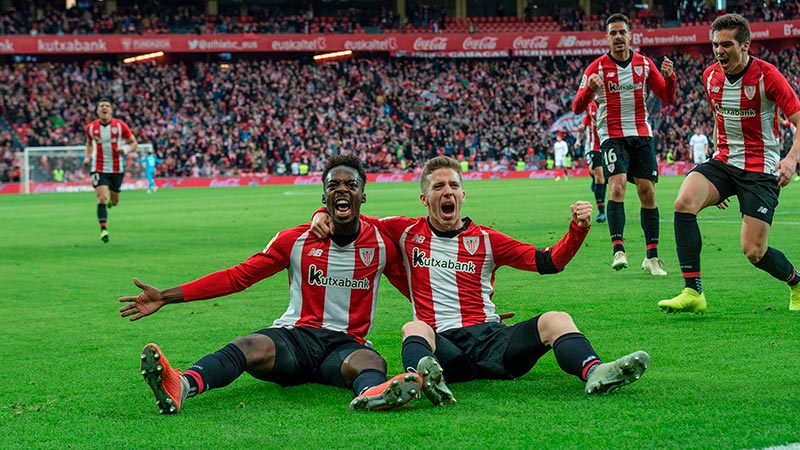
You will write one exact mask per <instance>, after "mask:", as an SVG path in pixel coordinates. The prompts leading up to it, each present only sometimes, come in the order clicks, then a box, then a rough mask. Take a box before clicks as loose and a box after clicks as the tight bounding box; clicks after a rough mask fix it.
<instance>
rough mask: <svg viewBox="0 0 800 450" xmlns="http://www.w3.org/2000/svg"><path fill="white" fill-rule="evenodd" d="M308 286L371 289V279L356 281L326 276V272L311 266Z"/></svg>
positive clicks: (309, 267)
mask: <svg viewBox="0 0 800 450" xmlns="http://www.w3.org/2000/svg"><path fill="white" fill-rule="evenodd" d="M308 284H309V285H311V286H336V287H343V288H349V289H369V285H370V282H369V278H363V279H361V280H355V279H352V278H337V277H330V276H325V272H323V271H322V270H319V269H317V266H315V265H314V264H311V265H310V266H308Z"/></svg>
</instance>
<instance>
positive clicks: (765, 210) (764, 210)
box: [756, 206, 769, 214]
mask: <svg viewBox="0 0 800 450" xmlns="http://www.w3.org/2000/svg"><path fill="white" fill-rule="evenodd" d="M756 211H758V212H760V213H761V214H766V213H768V212H769V210H768V209H767V207H766V206H759V207H758V209H757V210H756Z"/></svg>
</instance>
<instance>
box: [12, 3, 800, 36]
mask: <svg viewBox="0 0 800 450" xmlns="http://www.w3.org/2000/svg"><path fill="white" fill-rule="evenodd" d="M132 3H133V4H124V3H122V2H120V4H119V5H118V7H117V10H116V11H114V12H113V13H109V12H107V10H106V7H105V5H104V4H103V2H96V3H93V4H92V5H91V6H90V7H89V8H72V9H69V10H66V11H64V10H63V3H62V4H61V6H60V7H58V8H56V7H52V6H51V7H48V6H43V5H36V4H34V3H30V4H28V5H27V8H19V9H15V8H13V7H10V8H7V9H6V10H4V11H3V12H2V13H0V35H13V34H29V35H41V34H47V35H69V34H111V33H118V34H165V33H177V34H220V33H270V34H273V33H363V32H370V33H381V32H393V33H397V32H410V31H426V32H441V31H460V32H483V31H487V30H488V29H487V28H486V27H484V24H485V23H486V22H487V21H488V22H490V23H491V22H502V23H508V24H510V25H509V27H507V28H509V29H510V30H515V29H516V30H520V29H525V30H529V29H547V30H549V31H558V30H562V31H567V30H576V31H580V30H602V26H603V23H604V20H605V18H606V17H608V16H609V15H610V14H611V13H614V12H622V13H624V14H627V15H628V16H629V17H631V18H632V19H633V20H634V21H635V25H636V26H642V27H648V28H658V27H662V26H666V24H671V26H679V25H680V24H695V23H706V22H710V21H711V20H713V19H714V17H715V16H716V15H718V12H717V11H715V10H714V9H713V8H712V7H709V3H708V2H706V1H703V0H692V1H684V2H679V3H678V4H677V5H675V6H673V7H672V8H670V13H666V12H665V8H664V4H662V3H663V2H655V4H654V7H653V8H644V7H643V4H642V3H638V4H637V3H635V2H632V1H629V2H620V3H619V5H615V6H616V7H615V8H611V4H610V3H609V2H606V3H605V4H603V5H601V4H599V3H598V4H595V5H593V6H592V11H591V14H587V13H585V12H584V11H582V10H580V9H578V8H569V7H563V6H562V7H559V6H556V7H554V8H553V9H547V8H545V7H543V6H541V7H536V8H534V7H532V6H529V7H528V8H526V9H525V10H524V14H522V15H523V17H519V18H517V14H516V11H506V10H504V9H503V8H498V9H496V10H493V11H483V13H484V14H483V15H477V16H473V17H469V18H460V19H456V18H454V17H450V16H448V14H447V11H445V10H444V9H443V8H441V7H439V6H436V5H433V4H428V3H426V2H408V4H407V8H406V16H405V17H401V16H399V15H398V14H397V13H395V12H394V11H393V9H392V8H389V7H386V6H376V7H372V8H370V9H366V8H364V7H359V6H356V5H353V6H350V7H348V8H340V7H338V6H337V7H336V8H335V9H332V10H330V11H328V10H322V11H315V9H314V7H313V5H311V4H309V3H305V2H301V3H298V4H297V5H284V6H281V7H278V6H275V7H269V8H267V7H265V6H260V5H248V6H247V7H246V10H247V11H246V15H241V14H240V13H241V8H239V9H238V10H237V11H236V12H235V13H234V12H233V11H232V10H231V11H227V10H226V11H221V12H220V14H215V15H209V14H207V12H206V11H204V5H203V3H202V2H194V3H188V4H179V3H180V2H169V3H166V4H162V3H161V2H159V1H155V0H151V1H146V2H132ZM476 8H477V5H476ZM727 12H736V13H739V14H742V15H743V16H745V17H747V18H748V19H749V20H750V21H752V22H760V21H767V22H769V21H774V20H790V19H797V18H798V17H800V0H789V1H782V2H775V1H767V2H756V1H749V0H745V1H741V2H738V5H736V6H731V7H730V8H728V11H727ZM456 24H463V25H464V26H463V27H456ZM531 24H534V25H537V27H536V28H530V27H529V26H528V25H531ZM544 24H547V26H546V27H540V26H538V25H544ZM551 24H552V25H551Z"/></svg>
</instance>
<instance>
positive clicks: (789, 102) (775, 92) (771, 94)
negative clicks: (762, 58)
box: [764, 64, 800, 117]
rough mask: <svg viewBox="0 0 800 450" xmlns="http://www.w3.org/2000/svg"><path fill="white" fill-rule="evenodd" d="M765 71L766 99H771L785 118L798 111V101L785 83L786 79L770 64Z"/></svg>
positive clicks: (786, 82) (795, 94)
mask: <svg viewBox="0 0 800 450" xmlns="http://www.w3.org/2000/svg"><path fill="white" fill-rule="evenodd" d="M766 68H768V69H766ZM765 69H766V77H765V78H766V80H765V83H764V84H765V85H766V89H767V98H769V99H772V100H773V101H774V102H775V104H776V105H778V107H779V108H780V109H781V110H783V113H784V114H785V115H786V117H789V116H791V115H792V114H794V113H796V112H798V111H800V100H798V98H797V93H795V91H794V89H792V87H791V86H790V85H789V82H788V81H786V78H785V77H784V76H783V75H782V74H781V73H780V72H779V71H778V69H777V68H776V67H775V66H773V65H771V64H770V65H769V66H766V67H765Z"/></svg>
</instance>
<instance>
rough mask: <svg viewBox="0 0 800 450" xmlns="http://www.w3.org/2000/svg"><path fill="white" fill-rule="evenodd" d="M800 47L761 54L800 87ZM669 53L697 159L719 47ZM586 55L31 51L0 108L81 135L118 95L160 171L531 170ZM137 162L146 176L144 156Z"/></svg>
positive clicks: (31, 142)
mask: <svg viewBox="0 0 800 450" xmlns="http://www.w3.org/2000/svg"><path fill="white" fill-rule="evenodd" d="M798 49H800V47H796V48H791V49H788V50H785V51H783V52H782V53H781V54H780V57H779V55H777V54H774V53H771V52H769V51H767V50H765V49H762V50H761V51H760V52H759V54H758V55H759V56H760V57H762V58H764V59H766V60H768V61H770V62H772V63H774V64H776V65H777V66H778V67H779V68H781V70H782V72H783V73H785V74H786V75H787V79H788V80H789V82H790V83H792V85H793V86H800V67H798V53H799V51H798ZM671 58H672V59H673V61H675V63H676V68H677V69H676V70H677V73H678V80H679V81H678V96H677V97H678V100H677V101H676V103H674V104H673V105H669V106H664V107H662V105H660V104H659V103H658V100H657V99H655V97H654V96H651V98H650V99H649V101H650V102H653V104H651V105H650V109H651V113H652V120H653V125H654V129H655V130H656V143H657V144H656V145H657V152H658V155H659V157H660V158H662V159H665V160H675V161H680V160H690V159H691V154H690V149H689V146H688V144H687V142H688V139H689V137H690V136H691V135H692V132H693V130H694V128H695V127H697V126H699V127H701V128H702V129H703V130H704V131H705V132H706V134H708V135H710V134H711V124H712V121H711V112H710V110H709V108H708V106H707V104H706V103H705V99H704V95H703V93H702V88H701V87H702V83H701V82H700V77H701V74H702V70H703V68H704V67H705V66H706V65H707V64H708V63H710V62H711V60H710V57H706V58H697V57H691V56H688V55H682V54H677V53H676V54H674V55H671ZM585 65H586V61H584V60H583V59H581V58H576V57H570V58H561V57H559V58H546V59H543V60H541V61H539V60H530V59H497V60H457V59H449V60H417V59H353V60H349V61H339V62H333V63H328V64H322V65H317V64H314V63H309V62H303V61H298V60H256V61H240V62H236V63H231V64H229V65H227V66H226V65H220V64H217V63H205V62H202V63H192V64H190V63H174V64H158V63H155V62H148V63H143V64H133V65H126V64H122V63H108V62H101V61H92V62H89V63H84V64H79V63H40V64H33V63H25V64H17V65H14V66H5V67H3V68H2V69H1V70H0V93H2V104H0V108H1V109H0V112H2V115H3V117H4V118H5V119H6V120H7V121H8V122H9V123H10V124H11V125H12V128H13V130H14V131H16V133H17V134H18V135H19V137H20V138H21V139H22V141H23V142H24V144H25V145H28V146H62V145H82V144H83V143H84V142H85V137H84V127H85V125H86V123H87V121H88V120H89V118H91V117H92V116H93V114H94V102H93V99H97V98H99V97H102V96H104V95H110V96H111V97H112V98H113V100H114V102H115V105H114V108H115V114H116V116H117V117H119V118H121V119H123V120H124V121H126V122H127V123H128V124H129V125H130V126H131V128H132V129H133V130H134V132H135V133H136V134H137V139H138V140H139V142H142V143H152V144H153V146H154V147H155V149H156V151H157V153H158V154H159V155H160V156H161V157H163V158H164V162H163V163H162V164H161V166H160V171H159V172H160V175H161V176H190V177H198V176H219V175H240V174H251V173H271V174H292V173H298V172H300V171H301V170H303V169H301V168H305V167H307V168H308V170H309V171H312V172H313V171H321V170H322V167H323V165H324V162H325V158H326V157H328V156H330V155H332V154H335V153H338V152H340V151H343V150H352V151H355V152H357V153H358V154H359V156H360V157H361V159H362V161H363V162H364V165H365V168H367V170H369V171H372V172H399V171H413V170H417V169H419V168H420V167H421V164H423V163H424V161H425V160H427V159H429V158H431V157H432V156H436V155H441V154H444V155H450V156H454V157H457V158H459V159H464V160H466V161H468V162H469V163H470V165H471V167H472V168H477V167H479V166H481V165H482V164H485V163H493V164H495V165H499V166H501V167H509V168H513V167H515V165H516V163H517V161H519V160H523V161H524V162H525V165H526V167H527V168H529V169H534V168H543V167H545V165H546V160H547V159H548V157H551V152H552V143H553V140H554V134H555V133H554V130H553V129H552V126H553V124H554V123H555V122H556V120H557V119H559V118H561V117H563V116H564V115H565V114H569V111H570V103H571V101H572V96H573V95H574V93H575V91H576V89H577V84H578V81H579V78H580V74H581V73H582V68H583V67H584V66H585ZM787 131H788V130H787ZM12 138H13V135H11V133H9V132H8V131H7V132H5V133H2V134H0V155H3V160H2V161H1V162H0V181H12V180H15V179H18V175H19V165H20V161H19V153H18V152H16V151H15V150H18V149H15V148H14V145H13V139H12ZM568 140H570V141H571V140H572V137H571V136H568ZM571 142H572V141H571ZM571 142H570V143H571ZM575 152H576V154H575V155H574V156H575V158H574V160H575V161H576V163H577V162H578V161H579V160H580V156H581V154H580V150H576V151H575ZM668 154H669V156H668ZM135 156H136V155H134V156H132V158H134V157H135ZM484 167H485V166H484ZM64 169H66V170H67V176H66V178H67V179H70V177H72V176H73V175H74V176H76V177H77V176H78V175H77V174H74V173H72V172H73V170H71V169H76V170H77V166H76V167H74V168H73V167H64ZM129 170H130V171H131V175H133V176H138V175H139V173H138V172H139V170H140V168H139V164H129ZM303 171H304V170H303Z"/></svg>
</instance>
